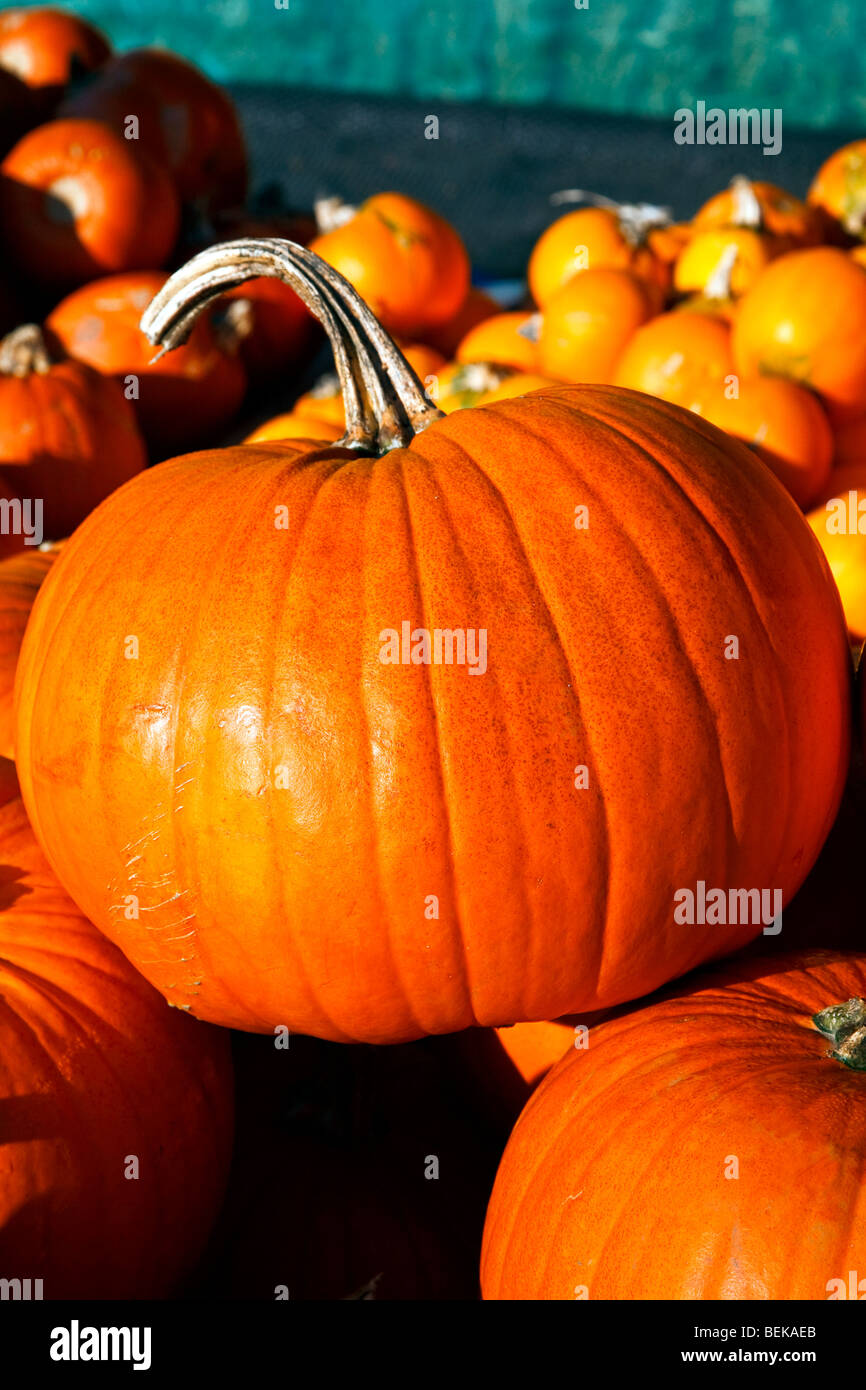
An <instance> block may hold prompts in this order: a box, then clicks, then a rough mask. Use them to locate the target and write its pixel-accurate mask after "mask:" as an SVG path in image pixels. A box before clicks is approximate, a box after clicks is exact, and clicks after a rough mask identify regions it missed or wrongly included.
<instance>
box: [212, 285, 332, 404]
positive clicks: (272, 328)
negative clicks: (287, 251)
mask: <svg viewBox="0 0 866 1390" xmlns="http://www.w3.org/2000/svg"><path fill="white" fill-rule="evenodd" d="M225 302H226V306H227V317H228V320H229V322H230V323H231V324H232V326H233V328H234V329H235V331H236V333H237V339H238V349H237V350H238V352H239V354H240V359H241V361H242V362H243V364H244V367H245V368H246V372H247V379H248V380H249V381H250V382H252V383H255V384H258V383H269V382H271V381H272V380H273V378H274V377H279V376H281V375H282V373H284V372H285V371H287V370H289V369H290V368H292V367H297V366H298V364H299V363H300V362H301V361H302V360H303V359H304V358H305V357H306V356H307V355H308V353H309V351H310V349H311V347H312V344H313V342H314V329H315V321H314V319H313V318H312V316H311V315H310V314H309V313H308V312H307V309H306V308H305V306H304V304H303V303H302V302H301V300H300V299H299V298H298V296H297V295H296V294H295V292H294V290H293V289H291V287H290V286H289V285H282V284H280V282H279V281H278V280H270V279H268V278H266V277H265V276H261V277H260V278H259V279H258V280H250V281H249V282H248V283H247V284H246V285H241V286H240V287H239V288H238V289H237V290H232V291H231V293H230V294H227V295H226V297H225Z"/></svg>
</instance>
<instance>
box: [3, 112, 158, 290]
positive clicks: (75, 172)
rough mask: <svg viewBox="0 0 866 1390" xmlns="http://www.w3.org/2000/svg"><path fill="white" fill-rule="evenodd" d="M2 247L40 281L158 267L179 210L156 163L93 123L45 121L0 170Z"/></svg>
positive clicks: (68, 281)
mask: <svg viewBox="0 0 866 1390" xmlns="http://www.w3.org/2000/svg"><path fill="white" fill-rule="evenodd" d="M0 218H2V232H3V239H4V241H5V243H6V245H7V247H8V249H9V251H10V253H11V255H12V256H13V258H14V260H15V263H16V264H17V265H18V266H20V267H21V268H22V269H23V270H25V271H26V272H27V274H28V275H31V276H32V277H33V278H34V280H36V281H38V282H40V283H46V284H52V285H64V286H70V285H81V284H83V283H84V282H85V281H87V280H92V279H94V278H95V277H96V276H98V275H106V274H109V273H112V272H115V271H123V270H137V269H140V268H144V267H151V266H159V265H162V264H163V263H164V262H165V261H166V260H167V259H168V257H169V255H170V253H171V250H172V247H173V246H174V243H175V241H176V239H177V233H178V227H179V224H180V209H179V204H178V201H177V194H176V193H175V191H174V186H173V185H172V183H171V180H170V179H169V178H168V176H167V175H166V174H165V172H164V171H163V169H162V168H161V167H160V165H159V164H158V163H157V162H156V161H155V160H152V159H150V157H149V156H148V155H147V154H145V153H144V152H141V151H139V150H137V149H136V146H135V144H134V143H133V142H131V141H128V140H124V139H123V137H122V136H120V135H115V134H114V133H113V132H112V131H111V130H109V129H108V127H107V126H104V125H101V124H100V123H99V122H98V121H51V122H49V124H48V125H43V126H39V127H38V128H37V129H36V130H33V131H31V132H30V133H29V134H28V135H25V136H24V137H23V138H22V139H21V140H19V142H18V144H17V145H16V146H15V147H14V148H13V149H12V150H10V152H9V154H7V156H6V158H5V159H4V160H3V163H2V164H0Z"/></svg>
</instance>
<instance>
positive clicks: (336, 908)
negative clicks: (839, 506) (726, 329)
mask: <svg viewBox="0 0 866 1390" xmlns="http://www.w3.org/2000/svg"><path fill="white" fill-rule="evenodd" d="M236 255H237V259H236V260H235V262H234V264H233V265H227V264H226V262H225V249H224V248H222V249H218V250H215V251H213V252H205V253H203V255H202V256H199V257H198V258H196V260H195V261H193V262H192V263H191V264H190V265H189V266H186V267H184V268H183V269H182V270H181V271H179V272H177V274H176V275H175V276H174V277H173V279H172V281H171V282H170V283H169V284H168V285H167V286H166V287H165V289H164V290H163V291H162V292H161V293H160V295H159V296H157V299H156V300H155V301H154V303H153V305H151V306H150V308H149V310H148V312H147V314H146V316H145V320H144V327H145V331H146V332H147V334H148V335H149V336H150V337H151V339H152V340H153V341H154V343H159V344H162V345H163V346H171V344H172V343H173V342H175V341H177V339H178V337H181V336H182V335H183V334H184V333H185V332H186V331H188V328H189V321H190V315H191V313H193V312H194V310H196V309H197V310H199V311H203V310H204V307H205V305H206V304H207V302H208V301H209V299H210V298H211V297H212V296H213V295H216V294H220V293H224V292H225V290H226V289H227V288H231V287H232V285H233V284H235V283H238V282H242V281H243V279H244V277H245V276H257V275H262V274H266V273H268V270H269V269H270V273H272V274H277V275H279V276H283V277H285V278H286V279H287V280H288V281H289V282H290V283H292V284H293V285H294V286H296V287H297V288H298V291H299V293H301V294H303V295H306V296H307V297H308V298H309V299H310V300H315V299H318V301H319V302H320V303H321V302H328V303H330V305H331V306H332V312H331V313H330V314H329V315H328V327H329V329H330V331H331V333H332V334H333V338H332V343H333V346H334V351H335V360H336V361H337V364H338V367H339V369H340V372H341V380H342V386H343V392H344V399H345V403H346V419H347V431H346V436H345V445H344V446H343V447H337V446H331V447H330V448H323V447H322V445H321V444H320V443H314V444H312V445H306V446H305V445H303V444H299V445H297V446H296V448H295V449H292V447H291V446H290V445H288V444H283V445H280V446H279V447H274V446H256V445H249V444H247V445H242V446H239V447H236V448H229V449H223V450H214V451H209V452H204V453H197V454H192V455H187V456H186V457H182V458H178V459H174V460H172V461H171V462H169V463H166V464H163V465H160V466H158V467H156V468H152V469H149V470H147V471H146V472H145V473H143V474H140V475H139V476H138V478H134V479H132V481H131V482H129V483H127V484H126V485H125V486H124V487H123V488H121V489H120V490H119V491H118V492H116V493H115V494H113V496H112V497H111V498H110V499H108V500H107V501H106V502H105V503H104V504H103V506H102V507H100V508H99V509H98V510H97V511H96V512H95V513H93V514H92V515H91V516H90V517H89V518H88V519H87V520H86V521H85V522H84V524H83V525H82V526H81V527H79V529H78V531H77V532H76V533H75V535H74V536H73V537H72V538H71V540H70V541H69V543H68V545H67V546H65V547H64V549H63V552H62V553H61V555H60V556H59V557H58V560H57V563H56V565H55V566H54V568H53V569H52V572H51V574H50V575H49V576H48V579H47V580H46V582H45V584H44V585H43V587H42V590H41V591H40V593H39V595H38V597H37V600H36V604H35V606H34V609H33V613H32V616H31V620H30V623H29V624H28V629H27V633H26V635H25V639H24V645H23V648H22V652H21V657H20V660H19V672H18V682H17V687H16V704H17V716H18V723H17V733H16V756H17V765H18V769H19V776H20V779H21V786H22V793H23V795H24V798H25V801H26V803H27V805H28V808H29V810H30V812H31V814H32V817H33V821H34V826H35V829H36V831H37V834H38V835H39V837H40V840H41V841H42V843H43V844H44V845H45V847H46V850H47V852H48V853H50V855H51V859H52V862H53V864H54V865H55V867H56V870H57V872H58V875H59V876H60V878H61V880H62V882H63V883H64V884H65V885H66V887H67V890H68V891H70V893H71V894H72V895H73V897H74V898H75V899H76V901H77V902H79V904H80V905H81V907H82V910H84V911H86V912H87V913H88V915H89V916H90V917H91V918H92V920H93V921H94V922H96V923H97V925H98V926H99V927H100V929H101V930H103V931H105V932H106V933H107V934H108V936H109V938H110V939H112V940H115V941H116V942H117V943H118V944H120V945H121V947H122V949H123V950H124V951H125V952H126V953H127V954H128V956H129V957H130V959H131V960H132V961H134V963H135V964H136V965H137V966H138V967H139V968H140V969H142V970H143V971H144V972H145V974H146V976H147V977H148V978H149V979H150V980H151V982H152V983H154V984H156V985H157V987H158V988H160V989H161V990H163V991H164V992H165V994H166V995H167V996H168V997H169V998H170V999H171V1000H172V1001H173V1002H174V1003H175V1004H177V1005H180V1006H184V1007H186V1006H188V1007H189V1009H190V1010H191V1011H192V1012H194V1013H196V1014H197V1015H198V1016H200V1017H202V1018H207V1019H209V1020H211V1021H216V1020H219V1021H220V1022H221V1023H223V1024H226V1025H232V1026H237V1027H240V1028H243V1029H247V1030H251V1031H255V1030H261V1031H269V1030H271V1029H272V1028H273V1027H274V1026H275V1024H277V1023H280V1022H281V1023H285V1024H287V1025H288V1026H289V1027H290V1028H291V1029H292V1030H293V1031H301V1032H305V1033H308V1034H313V1035H316V1036H322V1037H326V1038H331V1039H334V1040H337V1041H348V1040H351V1039H355V1040H359V1041H370V1042H379V1043H382V1042H396V1041H400V1040H407V1039H410V1038H413V1037H417V1036H420V1035H422V1034H425V1033H431V1034H435V1033H443V1032H448V1031H455V1030H459V1029H461V1028H465V1027H468V1026H470V1025H471V1024H473V1023H482V1024H485V1025H501V1024H507V1023H513V1022H517V1021H520V1020H527V1019H546V1018H556V1017H559V1016H561V1015H563V1014H566V1013H573V1012H576V1011H579V1010H583V1009H595V1008H601V1007H605V1006H608V1005H610V1004H613V1003H615V1002H618V1001H620V1000H624V999H628V998H632V997H635V996H638V995H641V994H644V993H646V992H647V991H648V990H651V989H653V988H655V987H656V986H657V985H659V984H661V983H662V982H663V981H665V980H666V979H670V978H672V977H673V976H675V975H677V974H680V973H682V972H683V971H685V970H687V969H689V968H690V967H692V966H693V965H695V964H697V963H698V962H700V961H701V960H705V959H707V958H708V957H710V956H712V955H716V954H718V953H720V952H724V951H726V950H732V949H733V948H735V947H736V946H738V945H741V944H744V943H745V942H746V941H748V940H750V939H752V938H754V937H755V936H758V935H760V933H761V930H762V925H763V923H762V922H761V921H755V920H754V918H750V920H748V921H742V920H738V921H737V922H725V923H720V922H718V921H714V920H713V919H712V917H711V920H710V921H708V922H701V921H698V922H697V923H696V924H693V925H685V924H682V923H677V921H676V919H675V916H674V913H675V910H676V909H675V900H674V892H675V890H676V888H677V887H678V886H679V885H689V884H691V885H694V884H695V883H696V881H704V880H706V881H707V882H708V883H710V884H712V885H714V886H715V885H719V886H720V887H721V889H722V890H724V889H726V888H728V887H734V886H736V887H739V886H740V885H743V884H747V885H750V886H751V885H755V886H759V887H763V888H768V889H769V888H770V887H772V888H773V890H774V891H775V890H777V891H778V893H779V894H780V895H781V899H782V900H783V901H787V900H788V899H789V898H790V897H791V896H792V894H793V893H794V892H795V890H796V888H797V887H798V885H799V883H800V882H801V881H802V879H803V877H804V876H805V874H806V873H807V871H808V869H809V867H810V865H811V863H812V862H813V861H814V859H815V856H816V855H817V853H818V850H819V848H820V846H821V844H822V842H823V840H824V838H825V836H826V834H827V831H828V830H829V827H830V825H831V824H832V821H833V817H834V815H835V812H836V808H837V806H838V803H839V798H840V795H841V790H842V785H843V782H844V778H845V771H846V768H847V765H848V756H849V739H850V699H851V693H850V682H849V665H848V647H847V637H846V633H845V630H844V624H843V622H842V614H841V610H840V607H839V602H838V597H837V594H836V591H835V588H834V587H833V584H832V580H831V577H830V574H829V571H828V569H827V567H826V565H825V564H824V562H823V560H822V558H821V556H820V553H819V550H818V548H817V547H816V546H815V544H814V541H813V538H812V536H811V535H810V534H809V530H808V528H807V527H806V525H805V524H804V522H803V519H802V516H801V514H800V513H799V511H798V510H797V508H796V507H795V505H794V503H793V502H792V501H790V500H789V499H788V498H787V497H786V496H785V495H784V492H783V491H782V490H781V489H780V488H779V486H778V484H777V482H776V481H775V479H773V478H772V477H771V476H770V474H769V472H768V470H767V469H766V467H765V465H764V464H763V463H761V462H760V460H758V459H755V458H754V457H753V455H752V454H751V453H750V451H749V450H747V449H745V448H744V447H743V446H742V445H740V444H739V443H737V442H736V441H733V440H729V439H728V438H727V436H725V435H724V434H723V433H722V432H721V431H718V430H716V429H715V428H714V427H713V426H710V425H708V424H706V423H705V422H704V421H701V420H699V419H698V418H697V417H696V416H690V415H688V414H686V413H685V412H683V411H680V410H679V409H677V408H676V407H675V406H672V405H669V404H668V403H667V402H661V401H656V400H653V399H651V398H649V397H645V396H640V395H638V394H637V393H632V392H623V391H620V390H618V389H616V388H613V387H578V386H558V387H553V388H549V389H547V390H545V391H536V392H533V393H531V394H530V395H528V396H525V397H522V398H520V399H516V400H506V401H500V402H498V403H496V404H494V405H489V406H484V407H483V408H482V409H478V410H458V411H455V412H454V413H453V414H451V415H449V416H447V417H443V416H442V415H441V414H440V412H439V411H437V410H436V409H435V408H434V407H433V406H431V404H430V403H429V401H428V400H427V399H426V397H425V396H424V393H423V391H422V390H421V387H420V383H419V382H418V381H417V378H415V376H414V374H413V373H412V372H411V369H410V368H409V367H408V364H407V363H406V362H405V361H404V360H403V359H402V358H401V357H400V354H399V352H398V350H397V349H396V348H395V347H394V345H393V343H392V342H391V341H390V340H389V339H388V337H387V335H386V334H385V333H384V332H383V330H382V329H381V327H380V326H379V325H378V324H377V322H376V320H375V319H374V318H373V316H372V315H371V314H370V312H369V310H368V309H367V308H366V306H364V304H363V303H362V301H361V300H360V299H359V298H358V296H357V295H356V294H355V292H354V291H353V290H352V289H351V287H350V286H349V285H348V284H347V283H346V282H345V281H344V280H342V279H341V278H340V277H338V276H337V275H336V274H335V273H334V272H333V271H332V270H331V269H330V268H329V267H328V266H326V265H325V264H324V263H322V262H321V261H319V260H318V259H317V258H316V257H315V256H313V255H312V254H311V253H310V252H309V251H306V250H303V249H302V248H297V247H292V246H291V245H290V244H288V243H280V242H270V243H269V242H261V243H258V244H252V245H249V244H248V246H247V247H246V249H245V250H244V251H243V252H241V251H238V252H237V253H236ZM341 324H342V325H343V326H342V327H341V326H340V325H341ZM584 507H585V508H586V509H587V510H586V513H585V515H583V509H584ZM142 518H144V519H145V521H144V522H143V520H142ZM404 623H408V630H407V629H405V628H404V627H403V624H404ZM415 624H418V625H419V627H417V628H415V626H414V625H415ZM420 625H423V627H422V626H420ZM446 628H447V630H448V631H449V632H450V634H451V635H450V636H449V637H447V638H446V636H445V629H446ZM413 630H414V632H415V636H414V638H413V636H412V632H413ZM455 630H457V632H456V637H455ZM437 631H438V633H439V636H438V638H437V636H436V633H437ZM130 633H134V634H135V635H136V639H137V644H138V648H137V649H138V659H137V660H127V659H126V657H125V654H124V653H125V647H124V642H125V641H126V639H127V637H128V635H129V634H130ZM732 633H733V634H736V635H737V641H738V643H739V646H740V650H741V654H742V658H741V659H739V660H727V659H726V652H729V651H730V641H731V639H730V636H729V634H732ZM461 634H462V637H461ZM404 640H405V641H406V642H407V646H406V648H405V649H404V648H403V647H402V645H401V644H402V642H403V641H404ZM461 642H462V646H461ZM626 647H628V649H629V650H633V651H635V652H640V653H641V660H640V661H634V662H624V661H623V660H622V652H623V650H624V649H625V648H626ZM404 656H405V658H406V660H405V661H404ZM488 659H489V662H490V667H489V668H488V666H487V662H488ZM482 668H484V669H482ZM474 672H477V674H473V673H474ZM359 691H360V694H359ZM647 748H651V749H652V756H651V757H649V758H648V757H647V756H646V750H647ZM782 789H784V795H782ZM648 825H651V826H652V834H651V835H648V834H647V826H648ZM154 827H156V832H155V833H154ZM129 846H133V852H132V853H130V850H129V848H128V847H129ZM130 894H133V895H134V896H135V897H136V899H137V901H138V917H137V919H135V920H129V919H128V917H127V915H126V914H125V912H124V904H125V903H126V901H127V899H128V897H129V895H130ZM179 924H181V925H180V926H179ZM239 924H242V927H241V925H239Z"/></svg>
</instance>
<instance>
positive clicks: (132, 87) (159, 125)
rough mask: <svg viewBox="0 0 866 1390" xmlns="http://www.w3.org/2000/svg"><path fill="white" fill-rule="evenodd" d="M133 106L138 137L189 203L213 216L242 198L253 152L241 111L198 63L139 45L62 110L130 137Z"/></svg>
mask: <svg viewBox="0 0 866 1390" xmlns="http://www.w3.org/2000/svg"><path fill="white" fill-rule="evenodd" d="M130 112H133V113H135V115H136V117H137V120H138V130H137V136H138V141H139V143H140V144H141V146H142V147H143V148H144V149H145V150H146V151H147V152H148V153H149V154H150V155H151V157H152V158H153V159H154V160H156V161H158V162H159V164H160V165H161V167H163V168H164V169H165V170H166V173H167V174H168V176H169V177H170V178H171V180H172V182H173V183H174V185H175V187H176V189H177V192H178V194H179V196H180V198H181V201H182V202H184V203H190V204H194V205H195V206H196V207H197V208H198V209H199V210H200V211H202V212H204V213H207V214H210V215H215V214H216V213H218V212H219V211H220V210H222V209H224V208H235V207H239V206H240V205H241V204H242V203H243V200H244V195H245V193H246V187H247V153H246V146H245V143H244V137H243V131H242V129H241V125H240V120H239V118H238V113H237V111H236V110H235V107H234V103H233V102H232V100H231V98H230V97H229V95H228V93H227V92H224V91H223V90H222V88H220V87H218V86H216V84H215V83H213V82H211V81H210V79H209V78H207V77H205V75H204V73H203V72H200V71H199V69H198V68H197V67H195V66H194V65H193V64H192V63H189V62H187V61H186V59H185V58H180V57H178V55H177V54H176V53H169V52H167V51H166V50H165V49H161V48H134V49H131V50H130V51H128V52H126V53H119V54H117V55H115V56H114V57H113V58H112V59H111V60H110V61H109V62H108V63H106V64H105V66H104V67H103V68H101V69H100V71H99V72H98V73H96V74H95V75H94V76H93V77H92V78H91V79H90V80H89V81H86V82H84V83H82V84H80V85H79V86H78V87H77V88H76V90H74V91H73V92H71V93H70V94H69V95H68V96H67V99H66V101H65V102H64V104H63V105H62V107H61V108H60V114H61V115H64V116H70V117H76V118H85V119H88V120H97V121H101V122H103V123H104V124H106V125H108V126H110V127H111V128H112V129H113V130H114V132H115V134H117V135H118V136H125V134H126V132H127V130H128V122H129V116H130Z"/></svg>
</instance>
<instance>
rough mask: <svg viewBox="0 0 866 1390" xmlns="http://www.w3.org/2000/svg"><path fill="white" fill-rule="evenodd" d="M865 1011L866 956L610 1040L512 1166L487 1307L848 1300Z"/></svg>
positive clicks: (520, 1147) (492, 1241)
mask: <svg viewBox="0 0 866 1390" xmlns="http://www.w3.org/2000/svg"><path fill="white" fill-rule="evenodd" d="M864 995H866V955H862V954H860V955H856V954H851V955H834V954H831V953H828V952H814V953H807V954H805V955H802V956H796V955H795V956H788V957H782V958H781V959H778V960H776V961H770V960H764V961H763V962H759V963H755V964H753V965H751V966H748V967H745V966H743V965H742V964H740V965H731V966H730V967H729V968H728V969H727V970H717V971H716V972H713V973H709V972H708V973H707V974H706V975H705V976H703V977H701V978H699V979H698V980H695V981H691V982H689V983H688V984H684V985H683V992H682V993H672V994H670V995H669V996H667V997H665V998H664V999H662V1000H660V1001H657V1002H653V1003H650V1004H647V1005H646V1006H645V1007H643V1008H639V1009H636V1010H632V1011H629V1012H627V1013H625V1014H624V1015H623V1016H621V1017H615V1018H612V1019H608V1020H606V1021H604V1022H603V1023H601V1024H600V1025H599V1027H598V1028H596V1029H594V1030H593V1034H592V1040H591V1043H590V1046H589V1047H588V1048H587V1049H586V1050H585V1051H574V1050H572V1051H570V1052H569V1053H568V1054H567V1056H566V1057H565V1058H563V1060H562V1061H561V1062H560V1063H558V1065H557V1066H556V1067H555V1068H554V1070H553V1071H552V1072H551V1073H550V1075H549V1076H548V1077H547V1078H546V1080H545V1081H544V1082H542V1084H541V1086H540V1087H539V1089H538V1090H537V1091H536V1092H535V1094H534V1096H533V1097H532V1099H531V1100H530V1102H529V1104H528V1105H527V1107H526V1109H525V1110H524V1112H523V1114H522V1115H521V1117H520V1119H519V1121H518V1123H517V1126H516V1128H515V1130H514V1133H513V1135H512V1137H511V1139H510V1141H509V1144H508V1147H507V1148H506V1150H505V1154H504V1156H503V1159H502V1163H501V1166H500V1169H499V1173H498V1175H497V1178H496V1184H495V1186H494V1189H493V1195H492V1197H491V1199H490V1207H489V1210H488V1215H487V1224H486V1227H485V1233H484V1251H483V1256H482V1291H483V1294H484V1297H485V1298H487V1299H561V1300H573V1299H575V1298H577V1299H586V1298H589V1299H755V1300H758V1299H810V1300H823V1299H827V1298H828V1297H836V1298H839V1297H840V1296H841V1297H848V1296H849V1293H848V1290H849V1271H851V1270H857V1271H859V1275H858V1277H860V1276H862V1272H863V1270H864V1268H866V1197H864V1189H863V1182H862V1169H863V1152H864V1149H866V1084H864V1083H866V1076H864V1075H863V1072H864V1070H866V998H864ZM614 1099H615V1103H614ZM804 1220H806V1221H807V1223H808V1239H804V1226H803V1223H804ZM840 1291H841V1292H840ZM855 1296H856V1294H855Z"/></svg>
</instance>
